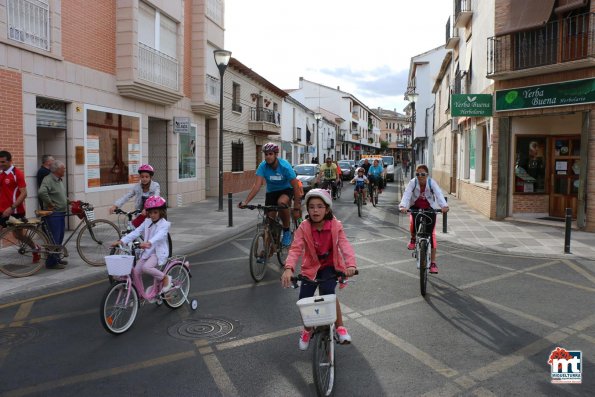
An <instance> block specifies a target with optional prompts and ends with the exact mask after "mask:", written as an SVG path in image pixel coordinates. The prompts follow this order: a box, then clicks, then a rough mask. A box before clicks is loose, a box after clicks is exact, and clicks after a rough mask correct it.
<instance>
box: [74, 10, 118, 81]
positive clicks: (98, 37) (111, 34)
mask: <svg viewBox="0 0 595 397" xmlns="http://www.w3.org/2000/svg"><path fill="white" fill-rule="evenodd" d="M62 55H63V56H64V60H66V61H69V62H73V63H76V64H78V65H82V66H87V67H89V68H92V69H95V70H99V71H102V72H105V73H109V74H114V75H115V74H116V2H115V1H80V0H62Z"/></svg>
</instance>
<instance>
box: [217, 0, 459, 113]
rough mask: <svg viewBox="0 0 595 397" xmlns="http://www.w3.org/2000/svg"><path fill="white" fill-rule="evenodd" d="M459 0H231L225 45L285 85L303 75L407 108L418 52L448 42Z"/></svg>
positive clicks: (377, 103)
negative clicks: (412, 66) (450, 19)
mask: <svg viewBox="0 0 595 397" xmlns="http://www.w3.org/2000/svg"><path fill="white" fill-rule="evenodd" d="M452 9H453V3H452V0H413V1H408V0H365V1H358V0H225V46H224V47H225V49H226V50H229V51H231V52H232V56H233V57H234V58H236V59H238V60H239V61H240V62H242V63H243V64H244V65H246V66H248V67H249V68H251V69H252V70H254V71H255V72H256V73H258V74H259V75H261V76H262V77H264V78H265V79H267V80H268V81H270V82H271V83H273V84H274V85H276V86H277V87H279V88H281V89H292V88H293V89H295V88H299V78H300V77H303V78H304V79H306V80H310V81H313V82H315V83H319V84H323V85H326V86H329V87H333V88H336V87H337V86H339V87H340V89H341V90H342V91H345V92H348V93H350V94H352V95H354V96H355V97H356V98H358V99H359V100H360V101H362V102H363V103H364V104H365V105H366V106H368V107H369V108H372V109H375V108H378V107H382V108H384V109H389V110H395V109H396V110H397V112H400V113H402V112H403V108H404V107H405V106H406V105H407V102H406V101H405V100H404V98H403V96H404V93H405V90H406V88H407V76H408V74H409V64H410V61H411V57H413V56H415V55H418V54H422V53H424V52H426V51H428V50H431V49H434V48H436V47H439V46H441V45H443V44H444V43H445V41H446V22H447V21H448V17H449V15H450V14H452Z"/></svg>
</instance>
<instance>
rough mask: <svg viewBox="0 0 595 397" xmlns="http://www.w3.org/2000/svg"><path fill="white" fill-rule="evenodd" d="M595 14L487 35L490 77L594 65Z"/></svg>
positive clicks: (536, 73) (496, 77)
mask: <svg viewBox="0 0 595 397" xmlns="http://www.w3.org/2000/svg"><path fill="white" fill-rule="evenodd" d="M594 15H595V14H594V13H586V14H581V15H575V16H572V17H569V18H564V19H562V20H559V21H552V22H549V23H547V24H546V25H545V26H544V27H542V28H539V29H533V30H530V31H523V32H517V33H511V34H507V35H502V36H495V37H490V38H488V71H487V77H488V78H491V79H494V80H507V79H514V78H519V77H525V76H535V75H541V74H545V73H555V72H561V71H567V70H573V69H582V68H588V67H594V66H595V27H594V26H593V23H591V22H593V16H594Z"/></svg>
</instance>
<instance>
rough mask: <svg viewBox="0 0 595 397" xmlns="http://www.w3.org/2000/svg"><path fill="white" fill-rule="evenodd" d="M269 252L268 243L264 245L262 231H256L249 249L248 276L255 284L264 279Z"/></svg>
mask: <svg viewBox="0 0 595 397" xmlns="http://www.w3.org/2000/svg"><path fill="white" fill-rule="evenodd" d="M270 250H271V245H270V243H268V244H265V233H264V231H258V233H257V234H256V235H255V236H254V239H252V245H251V247H250V275H251V276H252V278H253V279H254V281H256V282H259V281H262V279H263V278H264V274H265V273H266V269H267V264H268V262H269V254H270Z"/></svg>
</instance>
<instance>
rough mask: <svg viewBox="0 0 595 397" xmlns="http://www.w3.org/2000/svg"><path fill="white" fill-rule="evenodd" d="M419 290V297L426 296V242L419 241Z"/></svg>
mask: <svg viewBox="0 0 595 397" xmlns="http://www.w3.org/2000/svg"><path fill="white" fill-rule="evenodd" d="M417 260H418V261H419V289H420V291H421V296H426V287H427V285H428V242H427V241H425V240H421V241H420V242H419V254H418V258H417Z"/></svg>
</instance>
